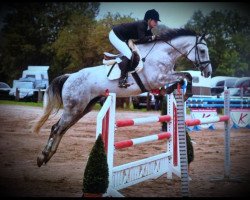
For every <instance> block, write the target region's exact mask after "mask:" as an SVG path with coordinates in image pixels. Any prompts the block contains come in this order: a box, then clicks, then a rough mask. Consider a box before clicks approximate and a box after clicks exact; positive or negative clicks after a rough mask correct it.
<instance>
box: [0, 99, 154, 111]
mask: <svg viewBox="0 0 250 200" xmlns="http://www.w3.org/2000/svg"><path fill="white" fill-rule="evenodd" d="M0 105H20V106H33V107H41V108H42V107H43V103H42V102H40V103H37V102H25V101H15V100H0ZM93 109H94V110H100V109H101V105H100V104H99V103H97V104H95V106H94V108H93ZM117 110H118V111H124V110H126V111H140V112H149V111H147V109H146V108H141V109H134V106H133V104H130V105H129V108H117ZM150 111H154V110H150Z"/></svg>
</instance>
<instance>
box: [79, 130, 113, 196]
mask: <svg viewBox="0 0 250 200" xmlns="http://www.w3.org/2000/svg"><path fill="white" fill-rule="evenodd" d="M108 177H109V170H108V163H107V155H106V153H105V149H104V143H103V140H102V135H101V134H100V135H99V136H98V138H97V140H96V142H95V144H94V146H93V148H92V150H91V152H90V155H89V158H88V162H87V165H86V168H85V171H84V178H83V192H84V193H105V192H106V191H107V188H108V184H109V178H108Z"/></svg>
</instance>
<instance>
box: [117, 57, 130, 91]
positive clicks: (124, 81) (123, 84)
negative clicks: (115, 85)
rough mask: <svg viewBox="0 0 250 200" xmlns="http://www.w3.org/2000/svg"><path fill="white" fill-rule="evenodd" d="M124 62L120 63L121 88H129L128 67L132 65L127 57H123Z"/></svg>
mask: <svg viewBox="0 0 250 200" xmlns="http://www.w3.org/2000/svg"><path fill="white" fill-rule="evenodd" d="M121 59H122V62H120V63H119V64H118V66H119V68H120V70H121V77H120V78H119V87H120V88H127V87H128V85H129V84H128V83H127V78H128V77H127V68H128V65H129V63H130V60H129V59H128V58H127V57H126V56H123V57H122V58H121Z"/></svg>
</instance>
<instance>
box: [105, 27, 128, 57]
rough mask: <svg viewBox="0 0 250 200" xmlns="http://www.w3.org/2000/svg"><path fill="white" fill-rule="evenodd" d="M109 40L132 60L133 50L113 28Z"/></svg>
mask: <svg viewBox="0 0 250 200" xmlns="http://www.w3.org/2000/svg"><path fill="white" fill-rule="evenodd" d="M109 40H110V42H111V44H113V46H114V47H115V48H116V49H117V50H118V51H119V52H120V53H122V54H123V55H124V56H126V57H127V58H128V59H129V60H131V57H132V52H131V50H130V49H129V47H128V45H127V44H126V43H125V42H123V41H121V40H120V39H119V38H118V37H117V36H116V34H115V33H114V31H113V30H111V31H110V32H109Z"/></svg>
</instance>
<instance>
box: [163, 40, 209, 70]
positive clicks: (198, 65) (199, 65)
mask: <svg viewBox="0 0 250 200" xmlns="http://www.w3.org/2000/svg"><path fill="white" fill-rule="evenodd" d="M198 38H199V37H198V36H196V41H195V45H194V46H193V47H192V48H191V49H190V50H189V52H188V53H187V54H184V53H182V52H181V51H180V50H179V49H177V48H176V47H174V46H173V45H172V44H171V43H169V42H167V41H164V42H166V43H167V44H168V45H170V46H171V47H173V48H174V49H175V50H176V51H177V52H179V53H180V54H181V55H182V56H184V57H185V58H186V59H187V60H189V61H191V62H192V63H193V65H194V67H195V68H196V69H199V70H200V71H201V72H202V71H203V70H205V69H206V68H207V67H208V65H209V64H210V63H211V61H210V60H207V61H201V60H200V55H199V53H198V44H203V45H206V46H207V44H206V43H203V42H201V41H202V39H203V38H204V36H202V37H201V39H200V40H199V41H198ZM193 49H195V61H194V62H193V61H192V60H190V59H189V58H188V55H189V54H190V53H191V51H192V50H193ZM204 65H205V66H204Z"/></svg>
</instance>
